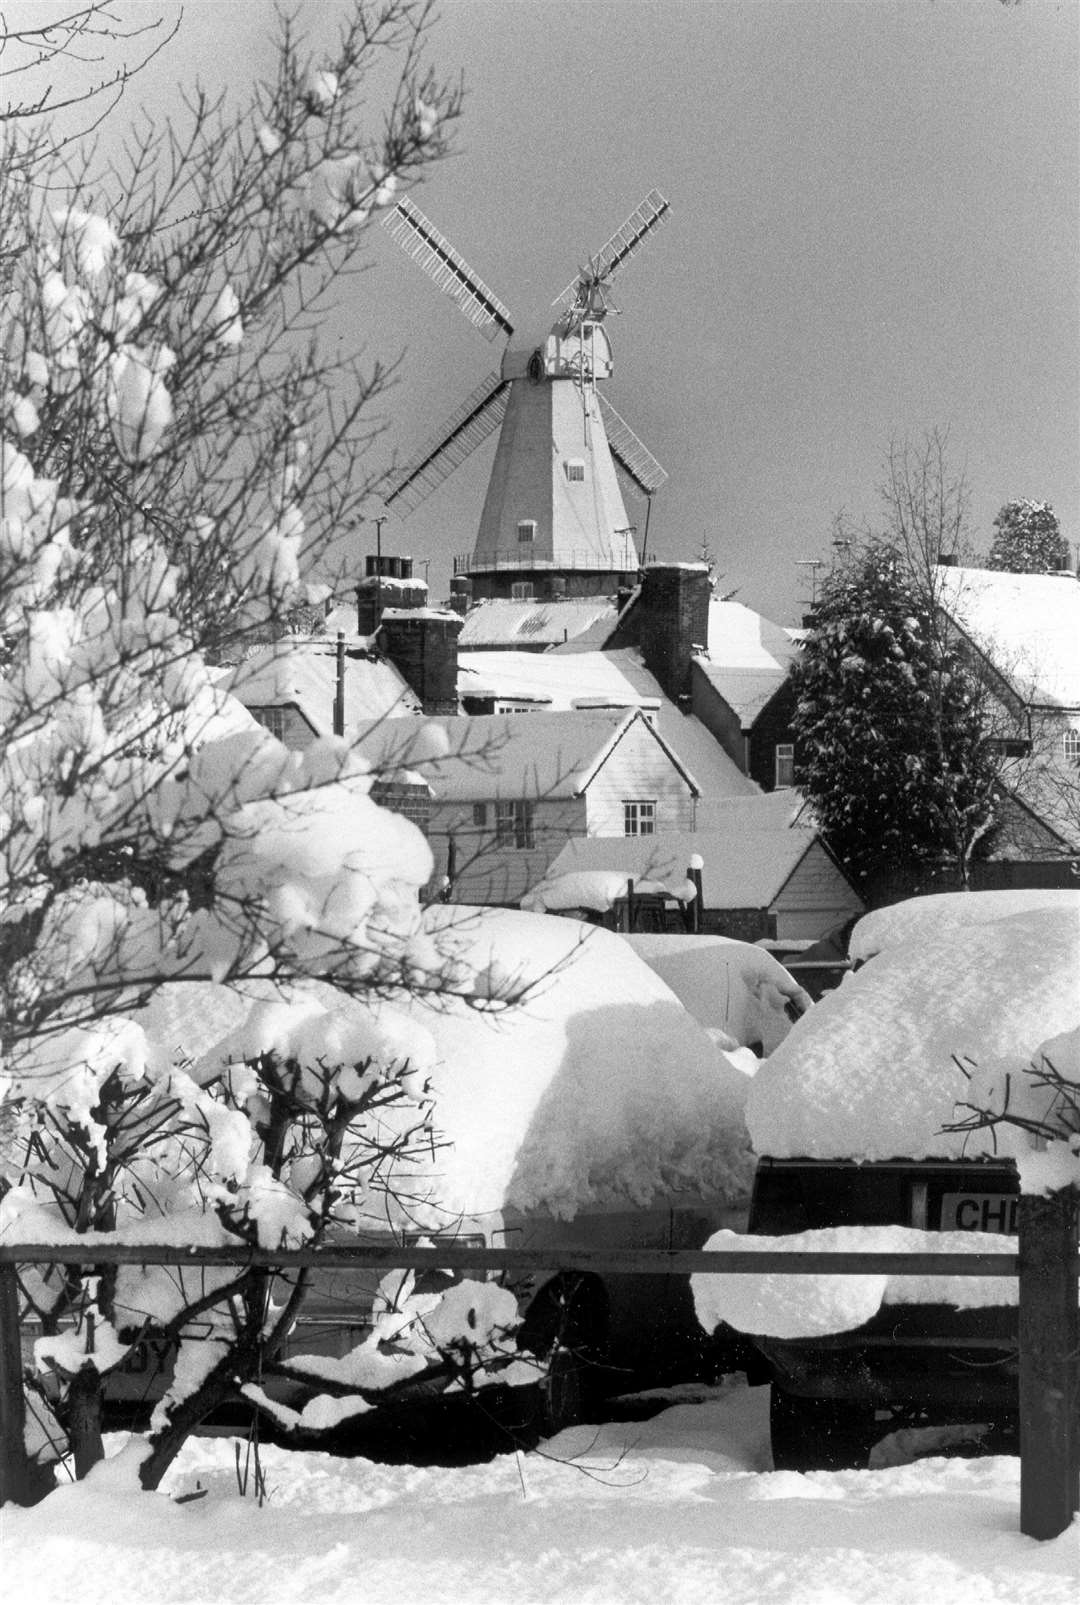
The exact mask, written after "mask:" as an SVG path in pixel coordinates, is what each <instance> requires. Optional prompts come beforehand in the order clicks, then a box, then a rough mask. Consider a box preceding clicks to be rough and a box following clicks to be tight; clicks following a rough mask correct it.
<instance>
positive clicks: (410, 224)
mask: <svg viewBox="0 0 1080 1605" xmlns="http://www.w3.org/2000/svg"><path fill="white" fill-rule="evenodd" d="M383 227H384V228H385V229H386V230H387V232H388V233H389V234H390V236H391V238H392V239H394V240H396V241H397V243H398V244H399V245H400V246H401V248H402V250H403V251H404V252H405V253H406V255H407V256H409V257H410V258H411V259H412V261H414V262H415V263H416V264H417V266H418V267H421V268H423V270H424V272H425V273H426V274H427V275H428V277H429V278H430V279H432V280H433V282H434V283H435V284H436V285H437V286H438V288H439V289H440V290H442V291H444V292H445V293H446V294H447V295H448V296H449V297H450V299H451V301H453V302H455V303H456V305H457V306H459V307H460V308H461V310H462V312H463V313H464V314H465V316H466V317H467V318H468V320H469V322H470V323H471V324H472V325H473V326H474V328H477V329H479V330H480V333H481V334H482V335H483V336H484V338H485V340H494V339H496V337H497V336H498V335H499V334H504V335H508V336H509V335H511V334H513V332H514V326H513V324H512V323H511V322H510V314H509V312H508V311H507V309H506V307H504V306H503V304H502V302H501V301H500V300H499V298H498V296H497V295H496V294H495V293H494V291H493V290H489V289H488V287H487V285H486V284H485V283H484V281H483V279H481V278H480V277H478V275H477V274H475V273H474V272H473V270H472V268H471V267H470V266H469V264H468V263H467V262H466V261H465V260H464V258H463V257H460V256H459V255H458V253H457V252H456V251H455V250H454V248H453V246H452V245H451V244H450V241H449V240H448V239H447V238H446V236H445V235H443V234H440V233H439V230H438V229H437V228H436V227H435V225H434V223H432V222H431V221H430V220H429V219H428V218H426V217H425V216H424V214H423V212H422V211H421V210H420V208H419V207H418V206H414V205H413V203H412V202H411V201H410V200H408V199H405V200H402V201H399V202H398V204H397V206H395V207H394V210H393V211H392V212H391V213H389V215H388V216H387V218H386V220H385V221H384V223H383Z"/></svg>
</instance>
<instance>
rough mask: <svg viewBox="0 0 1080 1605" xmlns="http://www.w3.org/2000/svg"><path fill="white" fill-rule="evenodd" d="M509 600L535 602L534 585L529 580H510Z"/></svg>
mask: <svg viewBox="0 0 1080 1605" xmlns="http://www.w3.org/2000/svg"><path fill="white" fill-rule="evenodd" d="M510 600H511V602H535V601H536V587H535V586H534V585H533V583H532V581H531V580H511V581H510Z"/></svg>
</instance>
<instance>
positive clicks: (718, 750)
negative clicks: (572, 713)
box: [458, 647, 760, 798]
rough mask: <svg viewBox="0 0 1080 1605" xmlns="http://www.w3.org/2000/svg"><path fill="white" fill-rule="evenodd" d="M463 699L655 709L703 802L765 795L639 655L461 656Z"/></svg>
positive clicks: (626, 650)
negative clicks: (595, 701)
mask: <svg viewBox="0 0 1080 1605" xmlns="http://www.w3.org/2000/svg"><path fill="white" fill-rule="evenodd" d="M458 692H459V694H460V695H461V696H463V697H465V696H470V695H471V696H479V695H484V694H486V695H489V696H492V695H493V696H498V697H504V698H506V700H507V701H510V700H513V699H518V698H521V699H523V698H525V697H546V698H550V703H549V706H550V707H551V708H552V709H560V708H561V709H569V708H571V707H572V706H574V705H575V704H577V706H578V707H579V708H581V707H582V705H583V703H585V702H587V701H589V700H592V699H595V698H597V697H602V698H604V699H605V700H608V701H610V702H611V703H612V704H616V705H619V704H622V705H625V706H627V707H635V706H640V707H650V708H651V707H655V708H656V710H657V728H658V729H659V731H660V734H661V735H662V736H663V738H664V740H665V741H666V742H667V744H668V746H669V747H670V748H671V749H672V751H673V752H675V753H676V754H677V755H678V757H679V758H680V759H681V760H682V762H683V764H684V765H685V767H686V768H687V769H689V770H690V772H691V774H692V775H694V777H695V778H696V780H697V781H698V784H699V785H700V787H701V794H702V796H703V797H709V798H712V797H740V796H760V792H759V791H758V788H757V786H756V785H755V784H754V782H753V781H752V780H750V779H749V778H748V776H746V775H744V774H743V773H742V771H741V770H740V769H739V768H738V766H737V765H736V764H735V763H733V762H732V760H731V759H730V758H729V757H728V755H727V753H726V752H725V751H724V749H723V748H722V747H721V746H720V744H719V742H718V741H717V740H716V739H715V737H714V736H712V735H711V734H710V733H709V731H708V730H706V728H705V726H704V725H703V724H702V723H701V721H700V720H699V719H696V718H695V717H694V716H693V715H691V714H685V713H682V712H681V711H680V710H679V709H678V708H677V707H676V706H675V705H674V703H673V702H672V701H671V700H670V698H668V697H666V696H665V695H664V693H663V691H662V690H661V688H660V684H659V681H657V680H656V678H655V677H654V676H653V675H652V674H650V672H649V670H648V669H646V668H645V666H644V664H643V663H642V661H641V655H640V653H639V652H638V651H637V650H636V648H630V647H626V648H621V649H619V650H618V651H614V652H471V653H469V652H462V653H460V654H459V657H458Z"/></svg>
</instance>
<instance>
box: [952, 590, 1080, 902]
mask: <svg viewBox="0 0 1080 1605" xmlns="http://www.w3.org/2000/svg"><path fill="white" fill-rule="evenodd" d="M935 584H936V591H937V600H938V606H939V608H940V609H941V611H942V613H943V614H944V615H945V617H946V619H947V620H948V622H949V625H950V627H951V629H952V630H953V631H954V632H955V634H956V636H957V637H958V638H959V639H960V641H961V642H962V644H963V645H964V647H965V648H966V650H967V654H968V656H969V659H970V660H971V661H972V662H973V664H974V665H975V666H976V667H977V668H979V669H981V670H982V671H983V682H984V684H985V686H986V688H987V691H988V694H989V697H990V700H991V705H992V708H993V710H994V712H995V713H996V715H997V719H998V723H999V727H1000V729H999V733H998V734H997V735H995V736H994V737H993V738H992V739H993V740H994V741H995V744H996V745H997V746H998V748H999V750H1000V752H1001V756H1002V760H1003V763H1002V778H1003V780H1004V782H1005V784H1006V785H1007V787H1008V789H1009V796H1008V799H1007V802H1006V807H1005V809H1004V817H1003V820H1002V823H1001V826H1000V827H999V829H998V830H997V831H996V833H995V836H994V839H993V841H992V843H991V847H990V852H989V855H988V860H987V861H986V862H984V863H982V864H979V865H977V866H975V869H976V872H977V875H978V883H979V884H986V885H993V886H1007V885H1074V884H1075V869H1074V866H1075V864H1076V861H1077V857H1078V855H1080V582H1078V580H1077V577H1076V576H1075V575H1074V574H1072V573H1071V572H1067V571H1066V572H1062V573H1060V574H1009V573H1000V572H998V571H997V570H991V569H977V568H962V567H959V566H955V565H953V564H942V565H940V566H939V567H938V569H937V571H936V579H935Z"/></svg>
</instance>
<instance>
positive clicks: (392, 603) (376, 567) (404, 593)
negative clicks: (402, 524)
mask: <svg viewBox="0 0 1080 1605" xmlns="http://www.w3.org/2000/svg"><path fill="white" fill-rule="evenodd" d="M380 564H381V568H380ZM364 566H365V573H364V578H363V579H362V580H361V581H360V583H359V584H358V585H357V587H356V633H357V634H358V635H374V634H375V631H376V630H377V629H378V628H379V619H380V617H381V616H382V614H383V612H384V611H385V609H386V608H388V607H396V608H414V607H427V604H428V588H427V582H426V581H425V580H421V579H414V578H413V560H412V558H411V557H390V556H389V555H387V554H383V555H382V556H381V557H368V558H366V559H365V564H364Z"/></svg>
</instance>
